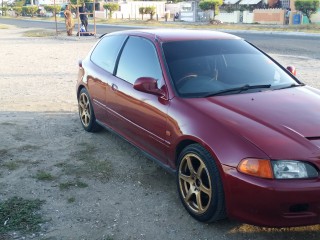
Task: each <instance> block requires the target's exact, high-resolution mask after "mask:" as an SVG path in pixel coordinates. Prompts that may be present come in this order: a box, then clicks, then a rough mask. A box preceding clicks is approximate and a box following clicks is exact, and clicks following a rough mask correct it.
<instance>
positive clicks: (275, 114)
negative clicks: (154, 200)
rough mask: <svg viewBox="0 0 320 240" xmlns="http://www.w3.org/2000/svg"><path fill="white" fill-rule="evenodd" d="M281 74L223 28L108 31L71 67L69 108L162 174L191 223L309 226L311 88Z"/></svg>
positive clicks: (314, 170)
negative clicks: (74, 74) (73, 87)
mask: <svg viewBox="0 0 320 240" xmlns="http://www.w3.org/2000/svg"><path fill="white" fill-rule="evenodd" d="M288 69H289V70H288ZM288 69H286V68H283V67H282V66H281V65H280V64H279V63H277V62H276V61H275V60H273V59H272V58H271V57H269V56H268V55H267V54H265V53H264V52H262V51H261V50H259V49H258V48H256V47H255V46H253V45H251V44H250V43H248V42H246V41H245V40H243V39H241V38H238V37H236V36H233V35H230V34H226V33H219V32H214V31H197V30H164V29H162V30H161V29H158V30H156V29H148V30H133V31H122V32H115V33H111V34H106V35H104V36H102V37H101V39H100V40H99V41H98V42H97V44H96V45H95V46H94V47H93V49H92V50H91V51H90V53H89V54H88V55H87V57H86V58H85V59H83V60H82V61H80V62H79V78H78V84H77V97H78V103H79V115H80V119H81V123H82V125H83V127H84V129H85V130H86V131H88V132H94V131H97V130H99V129H100V128H101V127H105V128H107V129H109V130H111V131H113V132H115V133H117V134H118V135H120V136H122V137H123V138H125V139H126V140H127V141H129V142H130V143H132V144H133V145H134V146H136V147H137V148H139V149H140V150H141V151H142V152H143V153H145V154H146V155H147V156H148V157H149V158H151V159H152V160H154V161H156V162H157V163H159V164H160V165H161V166H163V167H164V168H165V169H167V170H168V171H171V172H173V173H174V174H175V175H176V183H177V187H178V193H179V196H180V198H181V201H182V204H183V205H184V207H185V209H186V210H187V211H188V212H189V214H190V215H191V216H192V217H194V218H195V219H197V220H199V221H202V222H212V221H217V220H219V219H223V218H226V217H230V218H234V219H238V220H240V221H243V222H247V223H250V224H254V225H261V226H270V227H285V226H286V227H287V226H301V225H311V224H318V223H320V177H319V169H320V91H319V90H317V89H315V88H312V87H309V86H306V85H305V84H303V83H302V82H300V81H299V80H298V79H297V78H296V77H295V76H294V69H293V68H288ZM130 163H131V162H128V164H130Z"/></svg>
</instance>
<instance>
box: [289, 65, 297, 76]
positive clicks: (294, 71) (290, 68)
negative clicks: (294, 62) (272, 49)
mask: <svg viewBox="0 0 320 240" xmlns="http://www.w3.org/2000/svg"><path fill="white" fill-rule="evenodd" d="M287 70H288V71H289V72H290V73H291V74H292V75H293V76H297V70H296V68H295V67H294V66H288V67H287Z"/></svg>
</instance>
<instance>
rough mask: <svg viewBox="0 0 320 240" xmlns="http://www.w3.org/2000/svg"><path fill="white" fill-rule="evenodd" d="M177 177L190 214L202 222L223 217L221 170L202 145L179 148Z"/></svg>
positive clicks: (181, 194)
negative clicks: (180, 150)
mask: <svg viewBox="0 0 320 240" xmlns="http://www.w3.org/2000/svg"><path fill="white" fill-rule="evenodd" d="M176 179H177V185H178V191H179V196H180V199H181V201H182V203H183V205H184V207H185V208H186V210H187V211H188V212H189V214H190V215H191V216H192V217H194V218H195V219H197V220H198V221H201V222H212V221H217V220H220V219H224V218H226V211H225V201H224V190H223V185H222V181H221V177H220V173H219V170H218V168H217V165H216V162H215V160H214V159H213V157H212V156H211V154H210V153H209V152H208V151H207V150H206V149H205V148H203V147H202V146H201V145H199V144H191V145H189V146H187V147H186V148H185V149H184V150H183V151H182V152H181V154H180V156H179V161H178V171H177V178H176Z"/></svg>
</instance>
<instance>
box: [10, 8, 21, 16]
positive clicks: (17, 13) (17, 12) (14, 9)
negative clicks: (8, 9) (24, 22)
mask: <svg viewBox="0 0 320 240" xmlns="http://www.w3.org/2000/svg"><path fill="white" fill-rule="evenodd" d="M12 10H13V11H14V13H15V14H16V15H17V17H18V16H20V15H21V13H22V7H13V8H12Z"/></svg>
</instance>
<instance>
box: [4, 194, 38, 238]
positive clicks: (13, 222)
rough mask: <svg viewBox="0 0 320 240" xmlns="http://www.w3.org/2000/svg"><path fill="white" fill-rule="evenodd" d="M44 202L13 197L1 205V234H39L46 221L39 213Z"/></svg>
mask: <svg viewBox="0 0 320 240" xmlns="http://www.w3.org/2000/svg"><path fill="white" fill-rule="evenodd" d="M43 203H44V201H42V200H39V199H35V200H28V199H23V198H20V197H12V198H10V199H8V200H7V201H4V202H1V203H0V223H1V224H0V233H7V232H10V231H22V232H29V233H30V232H37V231H39V230H40V225H39V224H40V223H43V222H44V219H43V218H42V216H41V215H40V214H38V213H37V211H39V210H40V208H41V205H42V204H43Z"/></svg>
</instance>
